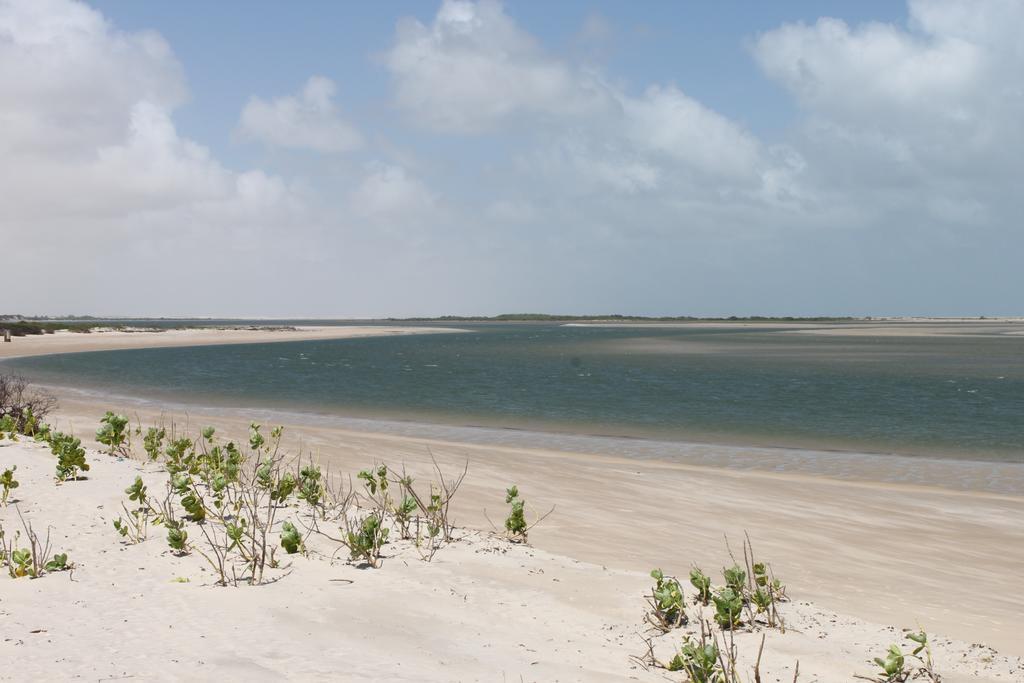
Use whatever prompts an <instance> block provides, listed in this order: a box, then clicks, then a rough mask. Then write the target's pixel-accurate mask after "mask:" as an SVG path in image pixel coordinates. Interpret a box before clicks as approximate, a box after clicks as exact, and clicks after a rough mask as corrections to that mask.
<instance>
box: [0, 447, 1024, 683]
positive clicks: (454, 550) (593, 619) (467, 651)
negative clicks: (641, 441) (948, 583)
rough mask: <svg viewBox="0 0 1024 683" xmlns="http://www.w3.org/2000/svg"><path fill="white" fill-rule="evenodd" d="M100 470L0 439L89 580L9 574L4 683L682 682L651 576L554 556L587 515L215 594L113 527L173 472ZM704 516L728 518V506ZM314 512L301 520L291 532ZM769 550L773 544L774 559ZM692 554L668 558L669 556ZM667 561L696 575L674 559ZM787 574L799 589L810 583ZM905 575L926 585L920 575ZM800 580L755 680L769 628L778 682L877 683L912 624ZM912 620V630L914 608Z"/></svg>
mask: <svg viewBox="0 0 1024 683" xmlns="http://www.w3.org/2000/svg"><path fill="white" fill-rule="evenodd" d="M395 455H398V454H397V453H395ZM88 459H89V460H90V462H91V463H92V469H91V470H90V472H89V473H88V478H87V479H84V480H81V481H74V482H67V483H65V484H62V485H60V486H58V485H56V484H55V483H54V481H53V458H52V456H51V455H50V454H49V452H48V450H47V448H46V447H45V446H44V445H41V444H35V443H32V442H29V441H28V440H23V441H22V442H19V443H11V442H10V441H0V464H2V465H4V466H8V465H17V466H18V469H17V478H18V479H19V480H20V481H21V486H20V487H19V488H18V489H16V490H15V498H16V500H17V503H15V504H12V505H11V506H9V507H8V508H5V509H0V523H2V524H3V525H4V527H5V528H6V529H7V530H8V533H11V532H12V531H13V528H15V527H16V526H17V525H18V524H19V522H18V517H17V514H16V509H20V511H21V512H22V514H23V515H24V516H25V517H26V518H27V519H28V520H31V521H32V523H33V524H34V526H35V528H36V529H37V530H41V529H44V528H47V527H49V528H51V529H52V541H53V543H54V546H55V549H56V550H58V551H62V552H68V553H69V555H70V559H71V560H72V561H73V562H74V563H75V565H76V568H75V570H74V571H73V573H70V574H69V573H66V572H65V573H52V574H49V575H46V576H43V577H42V578H40V579H35V580H31V579H28V578H21V579H9V578H7V577H6V576H3V577H0V587H2V590H0V657H2V659H0V661H3V662H4V663H5V666H4V667H3V668H2V669H0V678H3V679H10V680H15V679H17V680H42V679H49V680H53V679H65V680H66V679H72V678H83V679H88V680H112V679H121V678H136V679H141V680H178V679H184V678H190V679H200V680H217V679H227V680H239V679H240V678H242V677H244V678H246V679H248V680H275V679H280V678H287V679H292V680H410V681H413V680H415V681H424V680H431V681H451V680H460V681H462V680H465V681H470V680H478V681H501V680H528V681H554V680H563V681H564V680H579V681H613V680H623V679H633V680H640V681H659V680H666V674H665V672H661V671H653V670H652V671H645V670H644V669H642V668H640V667H638V666H637V665H636V664H635V663H634V662H633V661H631V660H630V658H629V656H630V655H631V654H642V653H643V652H644V649H645V648H644V646H643V644H642V637H643V635H644V627H643V597H642V596H643V594H644V593H645V591H646V590H648V587H649V584H650V580H649V578H648V577H647V576H646V571H643V570H638V569H637V568H634V569H624V568H619V567H616V566H614V565H613V564H611V563H605V562H602V561H600V560H599V561H597V562H591V561H586V560H579V559H577V558H575V557H572V556H571V555H568V556H567V555H564V554H559V553H556V552H551V551H549V550H547V549H546V547H547V546H550V545H558V540H557V539H558V538H559V536H560V535H564V534H565V532H566V531H567V528H568V527H569V526H570V525H572V524H574V520H575V519H576V518H577V516H578V515H579V514H580V512H585V510H584V511H577V512H576V514H573V511H572V510H569V511H565V510H563V509H562V508H561V507H560V508H559V510H558V511H557V512H556V516H553V517H552V521H551V524H550V528H549V529H548V531H547V532H544V531H542V529H543V527H538V528H537V529H536V530H535V536H536V546H537V547H534V548H531V547H525V546H520V545H512V544H509V543H508V542H506V541H504V540H501V539H500V538H497V537H494V536H492V535H490V534H488V533H481V532H479V531H460V532H459V534H460V535H461V536H462V539H461V540H460V541H458V542H456V543H455V544H453V545H451V546H448V547H446V548H442V549H441V550H440V551H439V553H438V554H437V556H436V557H435V558H434V560H433V562H430V563H426V562H423V561H421V560H420V559H419V557H418V555H417V553H416V552H415V550H414V548H412V547H411V546H410V545H409V544H408V543H401V542H398V543H394V544H390V545H389V546H386V551H387V553H386V559H385V561H384V564H383V566H382V567H381V568H380V569H377V570H372V569H359V568H356V567H354V566H351V565H349V564H347V563H345V562H344V561H342V560H340V559H338V560H335V561H333V562H332V561H331V558H330V556H331V554H333V552H334V550H335V548H334V546H333V544H331V543H330V542H324V541H320V540H317V539H316V538H315V537H314V538H311V540H310V542H309V546H308V547H309V549H310V550H311V551H312V552H311V553H310V556H309V557H302V556H298V555H296V556H285V557H286V560H287V561H286V563H285V565H284V566H283V567H282V568H281V569H279V570H275V571H273V572H272V573H271V575H270V578H271V579H274V581H273V582H272V583H269V584H267V585H263V586H257V587H249V586H241V587H237V588H218V587H215V586H213V585H212V582H213V575H212V572H211V570H210V569H209V568H208V567H206V566H205V565H204V563H203V560H202V559H201V558H200V557H199V556H198V555H197V554H196V553H193V554H192V555H190V556H187V557H175V556H173V555H171V554H170V553H169V552H168V551H167V548H166V544H165V543H164V541H163V532H162V530H160V529H156V530H155V531H154V532H153V533H152V534H151V536H150V538H149V539H148V540H147V541H145V542H143V543H141V544H138V545H130V546H129V545H123V544H122V543H121V542H120V539H119V537H118V536H117V534H116V533H115V532H114V530H113V528H112V526H111V520H112V519H114V518H115V517H117V516H118V513H119V512H120V502H121V501H122V500H123V499H124V498H125V495H124V493H123V488H124V486H126V485H127V484H128V483H130V482H131V481H132V479H133V478H134V477H135V476H136V475H137V474H139V475H141V476H143V478H144V479H145V481H146V482H147V483H148V484H149V486H150V487H151V490H157V489H159V488H162V481H163V479H164V478H165V477H166V474H164V473H162V472H161V471H159V469H158V468H157V467H156V466H154V465H147V464H142V463H140V462H137V461H132V460H124V459H117V458H113V457H110V456H106V455H101V454H99V453H97V452H95V451H91V452H90V453H89V455H88ZM488 469H489V468H486V467H475V468H474V470H473V471H472V472H471V476H470V479H469V480H468V481H471V482H472V483H473V486H472V488H473V494H474V495H475V496H481V495H484V494H485V493H486V496H487V497H488V498H490V499H492V500H495V499H500V497H501V495H502V489H501V485H502V484H503V483H504V477H502V478H501V481H500V482H499V481H497V480H494V479H493V478H492V475H491V474H490V473H489V471H488ZM540 474H541V473H538V475H540ZM606 476H614V472H608V473H607V474H606ZM525 481H527V480H525V479H524V482H525ZM534 483H536V482H535V481H530V484H531V485H532V484H534ZM562 483H563V485H564V484H565V483H566V482H562ZM581 484H583V482H577V484H576V485H581ZM524 488H525V486H524ZM526 493H527V495H528V496H529V497H530V498H532V499H533V500H535V501H537V502H538V503H544V504H546V503H547V502H549V496H548V492H547V491H545V490H544V489H542V488H541V487H537V488H536V489H526ZM560 500H561V498H560ZM499 502H500V501H499ZM691 512H692V510H689V509H688V510H685V511H680V512H675V513H671V515H672V523H675V524H679V525H680V526H688V524H689V521H690V520H689V519H688V518H687V514H688V513H691ZM668 514H669V513H667V512H666V513H665V514H663V515H662V516H661V519H654V520H651V521H652V522H657V524H650V525H646V524H644V523H643V521H642V519H643V518H642V516H640V515H637V514H631V515H630V517H629V518H630V519H632V520H633V522H634V523H636V524H637V525H638V526H639V527H640V529H638V532H639V533H646V532H647V531H648V530H649V529H650V528H652V527H654V526H662V527H664V526H667V524H666V523H665V517H667V516H668ZM706 514H709V515H711V514H719V515H721V516H722V517H723V518H725V517H727V513H726V512H720V513H714V512H710V511H709V512H708V513H706ZM298 515H299V513H298V511H297V510H286V511H283V512H282V513H281V514H280V515H279V519H289V518H291V519H294V518H295V517H296V516H298ZM556 520H557V521H556ZM571 535H573V536H576V537H577V539H578V540H577V543H578V544H579V543H582V541H583V539H584V538H588V539H590V541H589V544H588V545H589V546H590V547H589V548H588V551H587V552H588V554H591V555H594V556H595V557H603V556H608V557H617V558H619V559H620V560H623V559H627V558H628V553H627V552H626V549H625V548H622V547H619V546H618V541H619V540H621V539H622V536H621V535H620V532H618V531H617V530H615V529H611V530H609V534H608V535H605V534H602V533H594V531H593V530H591V529H587V528H583V529H579V530H578V533H573V534H571ZM681 535H682V534H681ZM649 544H650V545H652V546H655V545H658V544H660V539H658V538H651V539H650V541H649ZM703 545H705V547H703V548H702V549H701V551H700V553H701V554H715V555H716V557H717V559H718V560H719V562H721V561H723V560H724V559H725V558H724V556H723V554H722V552H721V551H720V550H719V549H720V547H721V543H720V542H719V540H718V539H717V538H709V539H707V541H706V543H704V544H703ZM768 547H769V544H768V543H765V544H763V545H762V551H763V552H765V553H766V554H767V551H768ZM579 548H580V549H582V545H580V546H579ZM665 550H668V549H667V548H666V549H665ZM678 551H679V548H676V549H675V550H673V551H672V552H666V553H663V554H664V555H665V556H666V559H668V557H669V556H671V555H673V554H676V553H678ZM774 559H775V560H776V566H777V568H778V570H779V571H780V572H783V573H784V572H786V571H787V570H789V571H792V569H793V568H794V565H800V564H801V561H800V560H799V558H798V557H789V556H784V557H782V556H778V555H776V556H774ZM836 560H837V563H840V562H842V560H841V559H840V558H836ZM627 564H632V565H633V566H634V567H638V566H643V567H645V568H646V564H649V563H644V562H643V561H642V560H640V559H639V558H634V559H632V560H630V561H628V562H627ZM662 564H665V565H666V568H668V566H673V567H674V568H676V569H677V570H678V571H679V572H680V573H684V572H685V571H686V570H687V566H685V565H681V564H679V563H674V562H671V561H666V562H664V563H662ZM713 566H716V565H715V564H708V565H707V567H708V568H709V569H710V567H713ZM783 575H784V576H785V574H783ZM790 576H792V577H793V578H794V579H796V575H795V572H794V573H792V574H791V575H790ZM886 579H887V576H886V575H885V571H884V570H883V572H882V574H873V575H870V576H869V577H867V582H872V583H873V582H877V584H876V586H877V589H878V590H884V589H885V581H886ZM907 579H910V580H911V581H914V579H913V578H912V577H911V575H909V574H907V573H905V574H904V580H907ZM186 580H187V582H184V581H186ZM833 580H834V587H833V589H834V590H835V591H846V590H849V586H848V585H847V583H846V581H845V580H844V579H841V578H838V577H835V578H834V579H833ZM1003 580H1004V581H1007V582H1008V581H1009V579H1008V578H1004V579H1003ZM790 583H791V587H790V592H791V594H792V595H793V597H794V601H793V602H791V603H787V604H785V605H783V607H782V615H783V617H784V618H785V620H786V622H787V624H788V629H787V631H786V632H785V633H780V632H778V631H777V630H766V629H758V630H757V631H756V632H749V631H747V630H746V629H744V630H743V631H741V632H740V633H739V635H738V636H737V639H736V642H737V646H738V648H739V652H740V661H741V668H742V669H743V670H744V671H745V672H747V673H749V671H750V669H751V667H752V660H753V658H754V657H755V656H756V651H757V645H758V642H759V640H760V637H761V634H766V635H767V640H766V644H765V654H764V657H763V659H762V663H761V671H762V674H763V677H764V680H769V681H776V680H782V681H789V680H792V675H793V674H792V672H793V667H794V665H795V663H796V661H797V660H799V662H800V672H801V677H800V680H801V681H841V680H850V679H851V675H852V674H853V673H854V672H860V673H869V672H871V671H872V669H873V668H874V667H873V666H872V665H871V664H869V659H870V656H873V655H876V654H881V653H883V651H884V650H885V648H886V647H887V646H888V644H889V643H890V642H895V641H899V640H902V637H901V634H900V633H899V631H898V630H897V629H893V628H891V627H886V626H882V625H879V624H877V623H871V622H868V621H864V620H861V619H857V618H854V617H851V616H848V615H843V614H837V613H835V612H833V611H831V610H828V609H825V608H823V607H822V606H820V605H815V604H811V603H809V602H807V601H806V600H805V598H806V597H807V596H806V594H804V593H803V591H802V588H801V586H802V584H804V583H805V581H802V580H793V581H791V582H790ZM1005 587H1006V586H1004V588H1005ZM691 592H692V591H691ZM982 594H983V593H982ZM961 595H962V596H963V597H962V602H961V603H960V605H959V607H961V608H963V607H966V606H968V605H969V604H971V603H974V602H975V601H978V602H981V601H980V600H976V598H973V597H971V596H968V595H967V594H966V591H964V592H962V593H961ZM946 598H947V601H949V602H953V601H956V600H957V598H956V597H954V596H951V595H949V594H947V595H946ZM984 604H985V605H990V604H991V602H990V601H988V600H985V601H984ZM950 606H951V607H953V606H954V605H952V604H951V605H950ZM899 622H900V624H901V625H903V624H906V625H908V626H913V623H912V619H911V616H910V614H907V615H906V616H905V617H904V618H903V619H900V620H899ZM925 623H926V624H928V626H931V624H930V623H929V622H928V621H927V620H926V621H925ZM1009 626H1012V625H1009ZM932 631H933V636H932V638H933V641H934V647H935V651H936V664H937V668H938V669H939V670H940V671H941V672H942V673H944V674H945V680H946V681H948V682H952V683H955V682H957V681H992V682H995V681H1021V680H1024V669H1022V662H1021V661H1020V659H1018V658H1016V657H1006V656H1004V655H1000V654H998V653H996V652H994V651H993V650H991V649H990V648H988V647H985V646H981V645H978V644H975V643H976V642H977V640H979V639H978V638H969V639H968V642H961V641H956V640H949V639H948V638H946V637H943V636H941V635H938V634H937V633H936V631H938V629H932ZM939 632H940V633H941V631H939ZM681 635H682V632H680V631H676V632H674V633H673V634H671V635H668V636H663V637H659V638H657V639H656V652H657V654H658V656H659V657H661V658H662V659H667V658H669V657H670V656H671V654H672V651H673V649H674V647H675V645H676V644H677V643H678V642H679V640H680V637H681ZM682 678H683V677H682V676H678V675H677V676H675V677H674V678H672V677H670V678H669V679H668V680H682Z"/></svg>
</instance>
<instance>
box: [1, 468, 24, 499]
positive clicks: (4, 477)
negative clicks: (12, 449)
mask: <svg viewBox="0 0 1024 683" xmlns="http://www.w3.org/2000/svg"><path fill="white" fill-rule="evenodd" d="M17 469H18V466H17V465H13V466H11V467H8V468H7V469H5V470H4V471H3V473H2V474H0V486H2V487H3V493H2V494H0V503H2V504H3V505H4V507H6V506H7V499H8V497H10V495H11V491H13V490H14V489H16V488H18V487H19V486H21V484H19V483H18V480H17V479H15V478H14V471H15V470H17Z"/></svg>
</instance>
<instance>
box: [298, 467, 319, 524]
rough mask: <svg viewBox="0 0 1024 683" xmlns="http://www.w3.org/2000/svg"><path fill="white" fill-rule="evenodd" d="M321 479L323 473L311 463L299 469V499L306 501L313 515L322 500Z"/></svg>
mask: <svg viewBox="0 0 1024 683" xmlns="http://www.w3.org/2000/svg"><path fill="white" fill-rule="evenodd" d="M322 479H323V473H322V472H321V471H320V468H319V467H315V466H314V465H313V464H312V463H310V464H309V465H307V466H306V467H303V468H302V469H301V470H299V492H298V496H299V500H304V501H306V502H307V503H308V504H309V506H310V508H312V510H313V514H314V515H315V514H316V510H317V508H318V507H320V505H321V504H322V503H323V500H324V494H325V491H324V484H323V481H322Z"/></svg>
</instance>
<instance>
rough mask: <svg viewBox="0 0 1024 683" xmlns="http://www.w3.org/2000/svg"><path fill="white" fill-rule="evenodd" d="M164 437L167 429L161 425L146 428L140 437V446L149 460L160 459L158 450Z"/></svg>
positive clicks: (161, 446)
mask: <svg viewBox="0 0 1024 683" xmlns="http://www.w3.org/2000/svg"><path fill="white" fill-rule="evenodd" d="M166 437H167V430H166V429H164V428H163V427H150V428H149V429H147V430H146V435H145V436H144V437H143V438H142V448H143V449H144V450H145V451H146V455H148V456H149V459H150V460H159V459H160V450H161V449H162V448H163V444H164V439H165V438H166Z"/></svg>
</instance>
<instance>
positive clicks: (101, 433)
mask: <svg viewBox="0 0 1024 683" xmlns="http://www.w3.org/2000/svg"><path fill="white" fill-rule="evenodd" d="M129 436H130V431H129V429H128V418H127V417H126V416H124V415H118V414H116V413H114V412H112V411H109V410H108V411H107V412H106V414H105V415H104V416H103V417H102V418H100V428H99V429H97V430H96V441H98V442H99V443H101V444H103V445H104V446H106V447H107V448H108V449H109V450H108V451H107V452H108V453H109V454H110V455H123V456H126V455H128V439H129Z"/></svg>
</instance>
